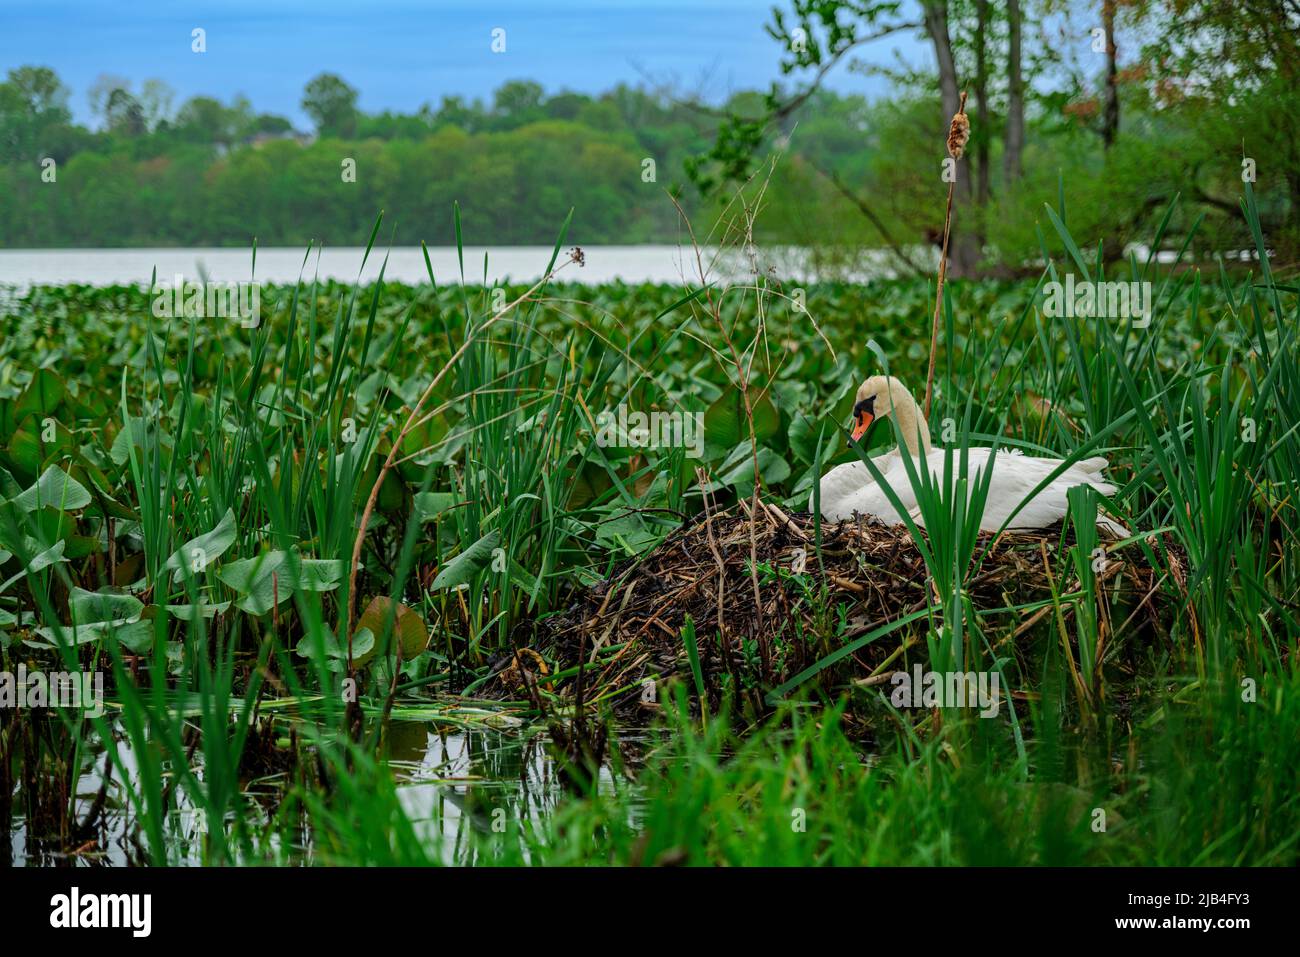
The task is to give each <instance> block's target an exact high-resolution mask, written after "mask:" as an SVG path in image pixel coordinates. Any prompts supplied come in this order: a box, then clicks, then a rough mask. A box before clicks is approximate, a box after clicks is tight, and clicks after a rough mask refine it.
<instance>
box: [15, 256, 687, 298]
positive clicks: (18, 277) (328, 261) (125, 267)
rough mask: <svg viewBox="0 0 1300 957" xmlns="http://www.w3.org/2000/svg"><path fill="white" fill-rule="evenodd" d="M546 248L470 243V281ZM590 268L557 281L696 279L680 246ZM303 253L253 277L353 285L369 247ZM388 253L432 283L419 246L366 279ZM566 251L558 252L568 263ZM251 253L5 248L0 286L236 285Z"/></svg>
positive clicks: (447, 262)
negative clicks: (178, 279)
mask: <svg viewBox="0 0 1300 957" xmlns="http://www.w3.org/2000/svg"><path fill="white" fill-rule="evenodd" d="M551 251H552V250H551V247H549V246H500V247H483V246H470V247H466V249H465V278H466V281H468V282H471V283H478V282H481V281H482V280H483V275H484V264H483V257H484V256H485V255H486V256H487V257H488V259H487V279H488V282H489V283H497V282H500V281H503V280H510V281H514V282H531V281H534V280H536V279H538V278H540V277H541V275H542V273H543V272H544V271H545V269H546V264H547V263H548V262H549V261H550V258H551ZM584 252H585V253H586V265H585V266H582V267H578V266H576V265H572V266H567V267H565V269H564V271H563V273H561V274H560V278H562V279H564V280H566V281H573V282H582V283H586V284H597V283H605V282H613V281H622V282H628V283H640V282H656V283H680V282H682V281H683V276H685V277H686V278H688V279H696V278H698V270H697V268H696V265H695V255H694V252H693V251H691V250H689V249H685V250H683V249H682V248H680V247H677V246H592V247H584ZM304 254H305V251H304V250H302V249H286V248H280V249H259V250H258V251H257V275H256V277H255V278H256V279H258V280H260V281H263V282H273V283H286V282H287V283H292V282H294V281H295V280H297V279H298V277H299V275H301V276H302V277H303V278H304V279H305V280H307V281H310V280H311V278H312V276H313V274H315V273H317V271H319V275H320V277H321V278H322V279H326V278H329V279H337V280H340V281H342V282H349V283H350V282H352V281H354V280H355V279H356V278H357V274H358V268H359V267H360V265H361V260H362V256H363V255H364V254H365V249H364V248H361V247H352V246H341V247H338V248H327V249H324V250H323V251H322V252H321V254H320V257H319V260H318V259H317V255H316V253H315V252H314V251H313V252H312V254H311V256H310V257H309V258H308V259H307V260H306V263H305V264H304ZM385 255H387V256H388V266H387V268H386V269H385V271H384V275H385V277H386V278H387V279H390V280H394V281H397V282H403V283H421V282H428V272H427V270H426V268H425V263H424V254H423V252H422V250H420V249H419V247H415V246H399V247H396V248H394V249H392V250H391V251H389V250H385V249H380V248H375V249H372V250H371V253H370V258H369V260H368V261H367V262H366V265H365V269H364V270H362V271H361V278H362V280H363V281H368V280H372V279H375V278H377V277H378V276H379V270H380V267H381V265H382V264H383V261H384V256H385ZM563 258H564V253H563V252H562V253H561V261H563ZM429 261H430V262H431V263H432V264H433V274H434V277H435V278H436V279H437V280H438V281H439V282H440V283H453V282H457V281H458V280H459V278H460V264H459V262H458V258H457V252H456V249H455V248H454V247H450V246H447V247H439V248H436V249H430V250H429ZM252 262H253V260H252V254H251V251H250V250H249V249H7V250H0V284H13V285H16V286H18V287H20V288H25V287H27V286H30V285H63V284H66V283H86V284H90V285H95V286H106V285H115V284H137V285H143V284H147V283H148V282H149V279H150V276H151V274H152V273H153V271H154V270H155V269H157V271H158V279H159V281H167V282H172V281H174V279H175V276H176V275H177V274H180V275H182V276H184V277H185V279H186V280H195V279H200V278H203V277H205V276H206V277H207V278H209V279H213V280H220V281H225V282H234V281H241V280H248V279H249V278H250V271H251V268H252Z"/></svg>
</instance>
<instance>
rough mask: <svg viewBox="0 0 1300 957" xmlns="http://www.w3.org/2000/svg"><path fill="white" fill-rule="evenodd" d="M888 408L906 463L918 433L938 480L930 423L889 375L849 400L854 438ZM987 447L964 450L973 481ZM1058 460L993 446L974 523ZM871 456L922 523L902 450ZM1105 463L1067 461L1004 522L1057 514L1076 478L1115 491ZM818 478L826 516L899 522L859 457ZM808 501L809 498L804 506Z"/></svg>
mask: <svg viewBox="0 0 1300 957" xmlns="http://www.w3.org/2000/svg"><path fill="white" fill-rule="evenodd" d="M890 415H893V416H894V418H895V420H896V421H897V423H898V429H899V432H900V433H901V434H902V436H903V441H904V442H905V443H906V446H907V450H908V452H909V453H910V454H911V456H912V460H913V463H914V464H915V463H916V462H917V459H918V457H919V455H920V453H919V451H918V444H917V442H918V437H919V440H920V447H921V448H923V449H924V450H925V451H924V460H925V463H926V465H927V467H928V468H929V471H930V475H931V476H932V477H933V478H934V479H935V481H936V482H939V481H942V479H943V474H944V454H945V453H944V450H943V449H938V450H936V449H934V448H932V447H931V445H930V426H929V424H928V423H927V422H926V421H925V416H923V415H922V414H921V410H920V409H919V408H918V407H917V405H916V400H915V399H914V398H912V393H911V392H909V391H908V389H907V387H906V386H905V385H903V383H902V382H900V381H899V380H898V379H896V378H894V377H893V376H872V377H871V378H870V379H868V380H867V381H866V382H864V383H863V384H862V387H861V388H860V389H858V394H857V400H856V402H855V404H854V406H853V432H852V437H853V441H855V442H856V441H858V440H860V439H861V438H862V437H863V436H864V435H866V434H867V430H868V429H869V428H870V427H871V424H872V423H873V422H877V421H879V420H880V419H884V418H886V417H888V416H890ZM992 453H993V450H992V449H989V448H972V449H968V450H967V452H966V455H967V463H968V465H967V474H968V475H969V476H970V477H971V485H972V486H973V485H974V484H975V481H976V478H975V477H976V476H978V475H980V474H981V473H982V472H983V471H984V468H985V467H986V465H987V463H988V460H989V456H990V455H991V454H992ZM1063 461H1064V460H1063V459H1046V458H1036V457H1033V456H1028V455H1023V454H1022V453H1020V452H1019V451H1017V450H1010V449H998V450H997V457H996V458H995V459H994V461H993V477H992V479H991V480H990V482H989V490H988V497H987V499H986V500H985V503H984V514H983V515H982V516H981V517H980V528H981V529H982V530H983V531H986V532H996V531H998V530H999V529H1001V528H1002V526H1003V524H1004V523H1005V522H1006V521H1007V519H1008V517H1010V515H1011V513H1012V512H1013V511H1015V510H1016V508H1017V507H1018V506H1020V505H1021V503H1022V502H1025V500H1026V498H1027V497H1028V496H1029V493H1030V492H1032V491H1033V490H1034V489H1035V488H1036V487H1037V486H1038V484H1039V483H1040V482H1042V481H1043V480H1044V479H1046V478H1047V477H1048V476H1049V475H1050V474H1051V473H1052V472H1054V471H1056V470H1057V469H1058V468H1060V466H1061V464H1062V462H1063ZM871 462H872V464H873V465H875V467H876V469H877V470H878V471H879V472H880V473H881V477H882V478H883V480H884V482H885V484H886V485H888V486H889V488H890V489H892V490H893V492H894V493H895V495H897V497H898V499H899V501H900V503H901V504H902V505H903V508H904V509H905V510H906V511H907V513H908V515H909V516H911V518H912V520H913V521H914V522H916V524H917V525H920V526H924V520H923V518H922V516H921V512H920V508H919V507H918V505H917V501H916V494H915V493H914V492H913V490H912V483H911V482H910V481H909V479H908V474H907V465H906V463H904V461H903V457H902V453H901V452H900V451H899V450H898V449H893V450H892V451H890V452H886V453H885V454H884V455H876V456H872V458H871ZM1106 464H1107V463H1106V460H1105V459H1104V458H1102V457H1100V456H1097V457H1095V458H1090V459H1084V460H1083V461H1081V462H1075V463H1073V464H1072V465H1070V466H1069V467H1068V468H1066V469H1064V470H1063V471H1061V473H1060V474H1059V475H1057V476H1056V477H1055V478H1054V479H1053V480H1052V481H1051V482H1050V483H1049V484H1047V485H1046V486H1044V487H1043V488H1042V489H1041V490H1040V491H1039V492H1038V493H1037V494H1036V495H1034V496H1033V497H1032V498H1030V499H1029V500H1028V502H1027V503H1026V504H1025V505H1024V507H1023V508H1020V510H1019V511H1018V512H1017V513H1016V516H1015V518H1014V519H1012V520H1011V524H1010V525H1009V526H1008V528H1009V529H1034V528H1047V527H1048V526H1050V525H1052V524H1054V523H1056V522H1058V521H1060V520H1061V519H1062V518H1064V517H1065V515H1066V513H1067V512H1068V511H1069V500H1068V499H1067V497H1066V493H1067V491H1068V490H1069V489H1071V488H1074V487H1075V486H1078V485H1090V486H1092V487H1093V488H1095V489H1096V490H1097V491H1098V492H1100V493H1101V494H1102V495H1112V494H1114V492H1115V486H1114V485H1112V484H1110V483H1109V482H1108V481H1106V478H1105V476H1104V475H1103V474H1102V470H1103V469H1105V468H1106ZM959 468H960V452H958V451H954V452H953V465H952V470H953V472H954V473H956V472H957V471H958V469H959ZM820 484H821V513H822V518H824V519H826V520H827V521H831V522H839V521H843V520H845V519H848V518H852V517H853V516H854V514H855V513H856V514H859V515H866V516H874V517H876V518H879V519H882V520H883V521H886V522H888V523H890V524H897V523H899V522H901V521H903V518H902V516H901V515H900V514H899V512H898V510H897V509H896V508H895V507H894V505H893V503H892V502H891V501H890V500H889V496H888V495H886V494H885V491H884V489H883V488H881V486H880V484H879V483H877V482H876V480H875V479H874V478H873V476H872V474H871V472H870V471H869V470H868V469H867V467H866V466H865V465H864V464H863V463H862V462H850V463H849V464H847V465H840V466H836V467H835V468H833V469H831V470H830V471H829V472H827V473H826V475H825V476H823V477H822V480H821V483H820ZM813 507H814V505H813V503H812V500H811V498H810V499H809V509H810V510H811V509H812V508H813ZM1097 526H1098V527H1099V528H1102V529H1105V530H1106V531H1108V532H1110V533H1112V534H1114V535H1116V536H1117V537H1120V538H1124V537H1127V536H1128V530H1127V529H1126V528H1124V526H1122V525H1120V524H1119V523H1117V522H1115V521H1113V520H1112V519H1110V518H1107V517H1106V516H1104V515H1101V514H1098V516H1097Z"/></svg>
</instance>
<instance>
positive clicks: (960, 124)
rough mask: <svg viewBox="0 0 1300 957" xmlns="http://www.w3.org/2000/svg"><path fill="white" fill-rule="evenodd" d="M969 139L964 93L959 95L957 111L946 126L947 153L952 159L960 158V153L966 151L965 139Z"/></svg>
mask: <svg viewBox="0 0 1300 957" xmlns="http://www.w3.org/2000/svg"><path fill="white" fill-rule="evenodd" d="M969 139H970V118H969V117H968V116H967V115H966V94H965V93H963V94H962V95H961V106H960V107H958V108H957V113H956V114H955V115H954V116H953V118H952V125H951V126H950V127H948V155H949V156H951V157H952V158H953V159H961V154H962V153H964V152H965V151H966V141H967V140H969Z"/></svg>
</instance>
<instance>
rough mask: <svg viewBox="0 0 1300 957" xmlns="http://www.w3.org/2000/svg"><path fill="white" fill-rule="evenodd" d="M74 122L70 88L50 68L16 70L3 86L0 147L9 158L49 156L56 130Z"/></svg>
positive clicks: (0, 107) (10, 73) (10, 72)
mask: <svg viewBox="0 0 1300 957" xmlns="http://www.w3.org/2000/svg"><path fill="white" fill-rule="evenodd" d="M71 119H72V115H71V114H70V113H69V112H68V90H67V87H65V86H64V85H63V84H62V82H60V80H59V78H58V76H57V75H56V74H55V72H54V71H53V70H51V69H49V68H48V67H38V66H20V67H16V68H15V69H12V70H10V71H9V78H8V80H7V81H6V82H4V83H0V147H3V149H4V155H5V156H6V157H9V156H14V157H23V158H26V159H30V158H33V157H35V156H37V155H38V154H39V155H47V154H48V153H49V152H50V147H51V145H52V142H53V141H54V140H55V139H56V138H57V137H56V135H55V130H56V128H59V127H63V128H66V127H67V125H68V124H69V123H70V122H71ZM60 158H61V157H60Z"/></svg>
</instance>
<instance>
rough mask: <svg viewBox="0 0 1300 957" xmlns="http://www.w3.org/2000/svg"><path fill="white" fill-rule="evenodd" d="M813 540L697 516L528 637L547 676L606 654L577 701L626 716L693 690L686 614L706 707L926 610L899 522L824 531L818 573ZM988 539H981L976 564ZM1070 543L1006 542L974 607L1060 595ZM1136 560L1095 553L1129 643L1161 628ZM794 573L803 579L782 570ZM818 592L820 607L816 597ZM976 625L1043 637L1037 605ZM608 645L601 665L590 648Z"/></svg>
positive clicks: (1110, 622)
mask: <svg viewBox="0 0 1300 957" xmlns="http://www.w3.org/2000/svg"><path fill="white" fill-rule="evenodd" d="M1099 534H1104V533H1099ZM814 536H815V529H814V525H813V520H812V516H811V515H809V514H807V513H795V514H787V513H785V512H784V511H782V510H781V509H779V508H775V507H772V506H768V505H763V506H762V507H761V508H760V511H759V514H758V515H757V517H756V519H755V520H754V521H752V522H751V520H750V514H749V503H748V502H746V503H742V505H741V506H740V507H739V508H738V509H734V510H731V511H729V512H719V513H714V514H713V515H712V516H709V517H704V516H701V517H699V518H697V519H696V520H695V521H693V522H692V523H690V524H687V525H684V526H683V527H682V528H680V529H678V530H677V531H675V532H674V533H673V534H672V535H670V536H669V537H668V538H667V539H666V540H665V541H664V542H663V543H662V544H660V545H659V546H658V547H657V548H655V549H653V550H652V551H650V552H649V553H647V554H645V555H642V556H641V557H640V558H638V559H631V560H628V561H626V562H624V563H622V564H621V565H619V566H618V567H617V568H616V569H615V570H614V572H613V573H612V574H611V575H610V577H609V578H608V579H607V580H605V581H603V582H600V583H599V584H597V585H595V586H594V587H592V588H589V589H587V590H585V591H583V592H580V593H579V594H578V595H577V596H576V600H575V601H574V603H573V604H572V605H570V606H569V608H567V609H566V610H565V612H564V613H563V614H561V615H554V616H551V617H549V618H547V619H545V620H544V621H543V622H540V623H539V626H540V627H539V629H538V630H539V632H541V634H538V635H536V636H535V640H537V641H538V642H539V646H540V644H542V643H545V644H547V645H549V649H550V651H551V653H552V654H553V655H554V658H555V659H556V660H557V661H558V662H559V665H558V666H559V667H561V668H565V667H572V666H574V665H576V664H577V662H578V660H579V657H580V656H582V657H583V658H585V659H586V660H587V661H589V662H591V661H594V660H595V656H597V655H598V656H599V657H600V658H602V659H604V661H603V662H600V663H596V664H593V665H592V667H591V668H590V669H588V670H587V672H586V673H585V675H584V681H583V685H584V695H583V696H584V697H585V698H586V699H587V700H591V699H592V698H594V697H596V696H597V695H605V694H609V693H610V692H615V691H617V690H618V689H624V692H625V693H623V694H620V695H617V696H616V699H617V705H618V707H617V710H618V712H619V715H620V717H623V718H627V719H633V718H636V717H638V716H640V717H645V716H647V715H646V713H647V712H653V710H654V709H655V706H654V705H653V704H647V703H646V702H645V701H644V700H643V694H644V691H645V688H644V683H645V680H646V679H647V678H655V679H659V678H666V677H668V676H671V675H674V674H676V675H680V676H683V677H684V679H685V681H686V682H687V684H688V686H691V685H692V672H691V669H690V667H689V661H688V656H687V653H686V649H685V643H684V641H683V638H682V628H683V625H684V624H685V620H686V617H687V616H688V615H689V616H690V618H691V619H692V621H693V622H694V625H695V631H696V635H697V644H698V648H699V654H700V661H701V670H702V672H703V673H704V675H705V685H706V687H707V688H709V689H710V696H711V697H712V695H713V691H714V689H716V688H718V687H720V684H719V679H723V683H726V681H725V679H727V678H730V679H731V683H732V685H733V686H734V683H735V682H737V681H739V683H740V685H741V686H742V687H767V688H770V687H774V686H776V685H778V684H780V683H781V682H782V681H784V680H786V679H788V678H790V677H791V676H793V675H795V674H798V673H799V672H800V671H801V670H802V669H804V668H806V667H808V666H809V665H811V664H813V663H814V662H816V661H818V660H820V659H821V658H823V657H824V656H825V655H826V654H828V653H830V652H831V651H834V650H835V649H836V648H839V647H842V646H843V645H845V644H847V643H848V642H850V641H852V640H854V639H855V638H858V637H861V636H862V635H864V634H866V633H868V632H870V631H873V630H875V629H877V628H879V627H881V626H882V625H885V624H887V623H889V622H891V621H894V620H896V619H898V618H899V617H901V616H903V615H906V614H909V613H911V612H914V611H917V610H920V609H923V608H925V607H927V603H933V604H934V605H935V606H936V607H937V605H938V602H937V599H936V598H935V596H934V594H933V586H932V584H931V582H930V580H929V575H928V572H927V570H926V567H925V562H924V561H923V559H922V557H921V554H920V552H919V551H918V550H917V549H916V546H915V545H914V544H913V543H912V540H911V536H910V535H909V534H908V532H907V530H906V529H905V528H904V527H903V526H901V525H900V526H892V527H891V526H888V525H884V524H882V523H880V522H878V521H874V520H865V519H862V520H858V521H856V522H842V523H840V524H838V525H828V524H824V525H823V526H822V549H821V561H820V563H819V561H818V557H817V552H816V548H815V544H814ZM990 538H992V536H991V535H989V536H982V537H981V542H980V548H979V549H977V554H978V553H979V551H982V550H983V547H984V545H985V544H986V543H987V542H988V540H989V539H990ZM1103 541H1104V540H1103ZM1073 544H1074V537H1073V534H1072V533H1071V532H1066V533H1065V534H1064V538H1063V537H1062V529H1061V527H1060V526H1059V525H1058V526H1056V527H1054V528H1050V529H1044V530H1042V531H1039V532H1015V533H1004V534H1003V535H1001V536H1000V537H999V538H998V539H997V541H996V542H995V543H994V545H993V547H992V549H991V551H990V552H989V554H988V555H987V556H986V557H985V558H984V561H983V563H982V564H981V566H980V568H979V570H978V572H977V573H976V574H975V575H974V576H973V578H971V579H970V580H969V581H968V593H969V594H970V597H971V599H972V601H973V602H974V605H975V607H976V608H980V609H997V608H1006V607H1008V606H1012V605H1021V604H1024V603H1026V602H1031V601H1034V600H1042V599H1045V598H1048V597H1049V596H1050V594H1051V589H1052V585H1053V583H1054V584H1055V587H1056V589H1057V591H1058V592H1059V593H1065V592H1069V591H1072V590H1073V589H1074V588H1076V587H1077V581H1076V578H1075V574H1074V568H1073V561H1072V559H1071V558H1070V556H1069V553H1068V551H1067V549H1068V547H1069V546H1071V545H1073ZM1144 551H1145V552H1147V553H1153V550H1149V549H1148V550H1144V549H1143V548H1141V547H1140V546H1139V544H1138V543H1133V544H1130V545H1129V546H1127V547H1126V548H1124V549H1123V550H1122V552H1117V553H1116V554H1115V555H1114V556H1111V557H1109V558H1108V559H1107V563H1106V566H1105V568H1104V569H1103V571H1102V572H1101V573H1100V574H1099V575H1098V578H1099V580H1100V582H1101V583H1102V586H1103V589H1102V590H1104V592H1105V596H1106V597H1105V599H1104V601H1103V602H1102V604H1103V606H1104V607H1103V608H1102V609H1101V610H1100V613H1101V616H1102V621H1103V622H1105V623H1106V624H1105V626H1104V633H1106V634H1109V632H1110V631H1111V630H1113V629H1116V628H1119V627H1120V626H1121V625H1123V626H1124V628H1125V629H1126V633H1127V634H1129V635H1130V637H1131V633H1132V632H1133V631H1135V630H1136V631H1154V633H1155V634H1157V635H1158V634H1162V633H1163V632H1164V628H1163V626H1162V625H1161V621H1162V617H1164V618H1165V619H1166V620H1167V613H1166V612H1162V610H1161V609H1162V608H1166V606H1168V605H1169V604H1171V603H1170V602H1169V600H1168V598H1167V597H1165V596H1162V595H1161V589H1160V586H1159V583H1160V582H1161V578H1162V575H1164V574H1165V570H1164V569H1153V568H1151V567H1149V566H1148V565H1147V564H1146V562H1145V558H1144ZM1165 552H1166V554H1168V555H1170V568H1169V569H1168V572H1169V573H1170V574H1171V575H1172V577H1173V578H1175V579H1180V578H1182V566H1183V562H1182V560H1181V558H1180V557H1179V556H1180V553H1179V552H1178V551H1176V550H1175V549H1174V548H1173V547H1172V545H1170V544H1168V543H1166V545H1165ZM751 553H752V554H753V556H754V557H755V558H756V563H753V564H752V563H751V561H750V558H751ZM755 566H756V567H757V569H758V582H759V584H758V588H757V595H756V594H755V591H756V589H755V584H754V576H753V574H752V573H751V568H752V567H755ZM799 569H802V572H803V573H802V574H796V571H797V570H799ZM823 581H824V582H825V586H826V589H827V597H826V600H824V601H823V600H821V599H820V597H819V593H820V591H821V588H822V582H823ZM1170 587H1172V588H1174V589H1175V590H1176V586H1174V585H1172V584H1171V585H1170ZM1166 610H1167V609H1166ZM1068 611H1069V606H1067V613H1068ZM982 624H983V627H984V630H985V632H986V634H988V635H989V636H990V637H991V638H992V639H993V640H995V641H997V640H999V639H1005V638H1007V637H1013V638H1014V639H1015V644H1016V645H1017V648H1016V649H1015V650H1016V651H1017V652H1018V651H1019V650H1020V649H1019V646H1020V645H1022V644H1026V643H1028V642H1029V640H1030V636H1031V635H1032V634H1034V633H1035V632H1039V631H1040V630H1041V627H1051V628H1052V629H1053V633H1054V634H1056V633H1057V632H1056V631H1055V617H1054V613H1053V609H1052V608H1051V606H1048V607H1047V608H1046V609H1043V610H1040V611H1038V612H1036V613H1034V612H1005V613H1002V614H1000V615H997V616H995V617H993V618H992V619H991V620H990V619H989V618H984V619H982ZM926 627H927V626H926V622H925V620H924V619H920V620H918V621H917V622H916V623H915V624H914V625H907V626H903V628H901V629H900V630H899V631H897V632H895V633H893V634H890V635H888V636H886V637H885V638H884V639H882V640H881V641H878V642H873V643H869V644H867V645H866V646H864V647H863V648H861V649H859V650H858V651H857V652H855V653H854V654H853V655H851V656H849V657H848V658H846V659H845V660H844V661H842V662H840V663H838V664H836V665H835V666H834V667H832V668H829V669H827V670H826V671H824V672H822V673H820V674H819V675H818V679H819V680H822V681H823V682H825V683H830V684H836V683H843V682H844V681H845V680H849V679H852V678H863V677H866V676H868V675H869V674H870V673H871V671H872V670H873V669H874V668H875V667H876V666H877V665H879V664H880V662H881V661H883V660H884V659H885V658H886V657H887V656H888V655H889V654H890V653H891V652H893V651H895V650H896V649H897V648H898V645H899V643H900V642H901V641H903V640H904V638H905V636H907V635H909V634H923V633H924V631H925V628H926ZM1070 630H1072V629H1070ZM719 635H721V636H722V637H721V638H719ZM823 636H830V637H823ZM620 644H621V645H623V647H622V649H621V650H619V651H618V652H617V653H615V654H614V655H613V656H610V655H609V653H608V651H605V650H604V649H609V648H610V647H611V646H618V645H620ZM1128 644H1129V645H1130V646H1131V645H1132V642H1131V641H1130V642H1129V643H1128Z"/></svg>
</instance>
